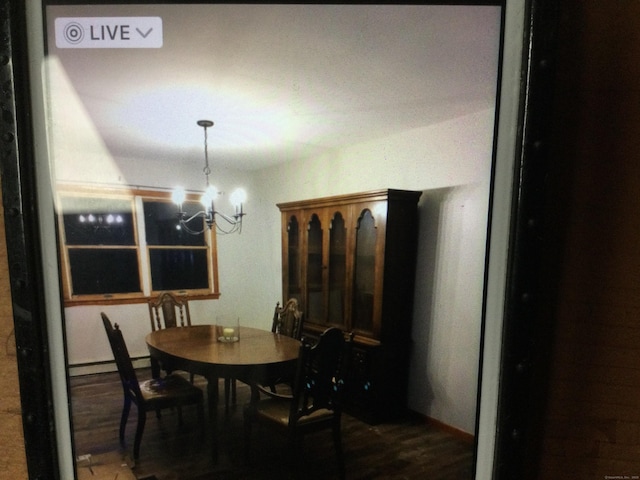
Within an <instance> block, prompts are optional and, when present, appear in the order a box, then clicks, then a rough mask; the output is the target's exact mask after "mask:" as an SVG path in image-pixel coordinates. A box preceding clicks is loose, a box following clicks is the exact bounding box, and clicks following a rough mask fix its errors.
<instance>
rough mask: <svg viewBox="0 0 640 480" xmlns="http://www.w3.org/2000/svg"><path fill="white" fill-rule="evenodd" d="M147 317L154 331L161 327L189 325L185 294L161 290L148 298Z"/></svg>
mask: <svg viewBox="0 0 640 480" xmlns="http://www.w3.org/2000/svg"><path fill="white" fill-rule="evenodd" d="M149 318H150V320H151V330H152V331H154V332H155V331H156V330H160V329H163V328H171V327H185V326H191V313H190V312H189V300H188V299H187V297H186V296H182V297H177V296H176V295H174V294H172V293H169V292H162V293H161V294H160V295H158V297H157V298H153V299H151V300H149Z"/></svg>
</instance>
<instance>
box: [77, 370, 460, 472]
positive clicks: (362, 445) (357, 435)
mask: <svg viewBox="0 0 640 480" xmlns="http://www.w3.org/2000/svg"><path fill="white" fill-rule="evenodd" d="M148 375H149V372H148V370H144V371H141V372H140V374H139V376H140V378H149V377H148ZM70 383H71V387H70V388H71V399H72V418H73V420H72V421H73V431H74V444H75V454H76V456H80V455H86V454H90V455H92V456H93V458H100V455H103V456H108V455H111V456H113V452H117V453H118V454H119V455H120V457H121V458H123V459H124V461H126V462H127V463H129V465H130V466H131V467H132V472H133V473H134V475H135V476H136V478H137V479H139V480H143V479H157V480H204V479H222V480H227V479H229V480H241V479H257V480H262V479H272V478H277V479H289V478H304V479H309V480H313V479H330V478H337V467H336V461H335V451H334V449H333V444H332V442H331V436H330V434H329V432H322V433H318V434H315V435H310V436H308V437H306V438H305V442H304V446H303V456H304V459H303V461H302V462H301V465H302V468H303V472H299V471H298V472H296V469H295V466H294V462H293V461H292V459H291V458H290V455H288V453H287V445H286V442H285V439H284V438H283V437H281V436H280V435H278V434H277V433H275V432H272V431H270V430H267V429H264V428H261V427H259V426H257V427H254V430H253V435H252V449H251V452H252V458H251V461H250V462H249V463H247V462H246V461H245V459H244V455H243V453H242V444H243V439H242V406H243V405H244V404H245V403H246V402H247V401H248V399H249V389H248V387H246V386H244V385H243V384H241V383H238V402H237V406H235V407H233V408H231V409H230V411H229V415H227V416H225V413H224V406H223V405H220V407H219V412H218V420H219V424H218V426H219V431H218V432H217V434H218V435H219V438H220V461H219V462H218V464H217V465H214V464H213V462H212V461H211V458H210V455H209V452H210V442H211V435H212V432H209V431H207V429H206V425H201V424H199V422H198V419H197V414H196V411H195V409H191V408H185V409H184V411H183V416H184V423H183V426H182V427H179V425H178V421H177V413H176V412H172V411H170V410H167V411H164V412H163V414H162V418H161V419H160V420H158V419H157V418H156V417H155V415H154V414H153V413H150V414H148V416H147V423H146V427H145V431H144V435H143V438H142V445H141V448H140V459H139V460H138V462H137V464H135V465H134V464H133V462H132V461H131V459H130V455H131V449H132V446H133V436H134V432H135V426H136V415H137V411H136V407H135V406H133V407H132V409H131V414H130V415H129V422H128V424H127V430H126V441H127V444H126V445H125V448H121V447H120V445H119V441H118V426H119V422H120V414H121V409H122V388H121V386H120V383H119V379H118V376H117V374H116V373H105V374H97V375H88V376H82V377H74V378H72V379H71V382H70ZM196 384H197V385H199V386H202V387H203V388H204V387H205V381H204V379H202V378H199V377H196ZM205 391H206V389H205ZM220 391H221V392H222V387H221V388H220ZM221 403H222V402H221ZM342 433H343V447H344V452H345V458H346V468H347V479H358V480H366V479H420V480H424V479H429V480H465V479H471V478H472V472H473V445H470V444H469V443H467V442H465V441H463V440H460V439H458V438H455V437H453V436H451V435H450V434H448V433H445V432H442V431H441V430H439V429H436V428H434V427H432V426H429V425H426V424H425V421H424V420H423V419H416V418H413V419H412V418H407V419H406V420H403V421H400V422H396V423H388V424H381V425H375V426H372V425H368V424H366V423H363V422H361V421H359V420H357V419H355V418H353V417H351V416H349V415H344V416H343V423H342ZM79 465H81V464H79ZM295 473H298V474H299V475H298V477H296V475H295Z"/></svg>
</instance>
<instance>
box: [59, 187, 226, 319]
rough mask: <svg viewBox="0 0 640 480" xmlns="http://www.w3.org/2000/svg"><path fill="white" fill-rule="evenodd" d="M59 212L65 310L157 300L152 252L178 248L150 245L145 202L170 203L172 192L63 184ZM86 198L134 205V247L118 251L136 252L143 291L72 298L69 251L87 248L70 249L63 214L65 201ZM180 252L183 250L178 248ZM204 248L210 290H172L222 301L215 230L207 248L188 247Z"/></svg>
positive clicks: (196, 198) (195, 199) (189, 196)
mask: <svg viewBox="0 0 640 480" xmlns="http://www.w3.org/2000/svg"><path fill="white" fill-rule="evenodd" d="M56 195H57V202H56V203H57V208H56V210H57V211H56V217H57V221H58V254H59V259H60V272H61V273H60V276H61V281H62V293H63V301H64V306H65V307H71V306H77V305H114V304H134V303H146V302H147V301H148V300H149V298H151V297H154V296H157V295H158V294H159V293H160V291H158V290H153V287H152V282H151V263H150V253H149V252H150V251H151V250H153V249H162V248H176V247H175V246H172V247H169V246H167V247H162V246H157V245H147V242H146V237H145V233H144V232H145V229H144V212H143V210H142V208H143V202H144V201H145V200H147V201H148V200H151V201H159V202H167V203H171V192H169V191H166V190H152V189H141V188H117V187H103V186H89V185H67V184H62V185H58V187H57V193H56ZM69 196H73V197H86V198H105V199H111V198H113V199H119V200H130V201H131V205H132V214H133V225H134V239H135V245H133V246H123V247H120V246H118V247H116V248H125V249H126V248H131V249H135V250H136V252H137V259H138V272H139V276H140V291H139V292H130V293H107V294H73V292H72V283H71V280H72V278H71V265H70V262H69V250H70V249H71V250H72V249H80V248H86V246H82V245H73V246H68V245H67V244H66V239H65V229H64V218H63V215H64V212H63V210H62V198H63V197H69ZM186 199H187V201H193V202H198V201H199V196H198V195H197V194H195V193H189V194H187V198H186ZM141 224H142V228H141ZM91 248H99V249H105V250H106V249H113V248H114V247H113V246H110V245H109V246H95V245H91ZM178 248H180V247H178ZM185 248H202V249H206V251H207V275H208V279H209V288H206V289H179V290H170V291H171V292H173V293H176V294H179V295H188V296H189V297H190V298H193V299H196V298H197V299H217V298H219V297H220V290H219V282H218V249H217V242H216V232H215V228H214V229H211V230H207V231H206V232H205V246H203V247H185Z"/></svg>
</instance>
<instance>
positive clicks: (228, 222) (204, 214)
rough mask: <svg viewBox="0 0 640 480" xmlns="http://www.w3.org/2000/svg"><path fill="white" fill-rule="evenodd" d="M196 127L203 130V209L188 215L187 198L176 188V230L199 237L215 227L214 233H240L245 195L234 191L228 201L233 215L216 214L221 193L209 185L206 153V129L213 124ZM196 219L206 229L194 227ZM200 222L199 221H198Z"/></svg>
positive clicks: (174, 192) (239, 190) (174, 198)
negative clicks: (204, 185) (204, 182)
mask: <svg viewBox="0 0 640 480" xmlns="http://www.w3.org/2000/svg"><path fill="white" fill-rule="evenodd" d="M197 123H198V125H199V126H201V127H202V128H203V129H204V168H203V169H202V172H203V173H204V177H205V181H206V189H205V192H204V193H203V194H202V197H200V203H202V206H203V207H204V210H201V211H199V212H197V213H195V214H193V215H188V214H187V213H186V212H185V211H184V209H183V204H184V201H185V199H186V197H187V194H186V192H185V190H184V188H182V187H178V188H176V189H175V190H174V191H173V195H172V197H171V198H172V200H173V202H174V203H175V204H176V205H177V206H178V229H181V230H184V231H186V232H187V233H189V234H191V235H200V234H202V233H203V232H204V231H205V230H206V229H207V228H208V229H211V228H213V226H214V225H215V226H216V231H218V232H219V233H221V234H227V233H236V232H238V233H240V232H241V231H242V217H244V216H245V215H246V213H244V210H243V203H244V202H245V201H246V198H247V194H246V192H245V191H244V190H243V189H242V188H238V189H237V190H235V191H234V192H233V193H232V194H231V196H230V197H229V200H230V201H231V204H232V205H233V206H234V207H235V213H234V214H233V215H225V214H224V213H221V212H218V211H217V210H216V209H215V203H214V201H215V199H216V197H218V196H219V195H221V193H222V192H218V190H217V189H216V187H214V186H213V185H211V184H210V183H209V175H211V167H209V153H208V145H207V128H209V127H213V122H212V121H211V120H198V122H197ZM216 218H219V219H220V220H222V222H221V221H216ZM197 219H204V223H205V224H206V227H203V228H201V229H199V228H196V227H194V225H193V223H192V222H193V221H194V220H197ZM200 221H201V220H200ZM196 223H197V224H198V225H201V224H200V223H199V222H196Z"/></svg>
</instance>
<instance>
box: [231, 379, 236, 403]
mask: <svg viewBox="0 0 640 480" xmlns="http://www.w3.org/2000/svg"><path fill="white" fill-rule="evenodd" d="M231 402H232V403H233V404H234V405H235V404H236V379H235V378H232V379H231Z"/></svg>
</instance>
